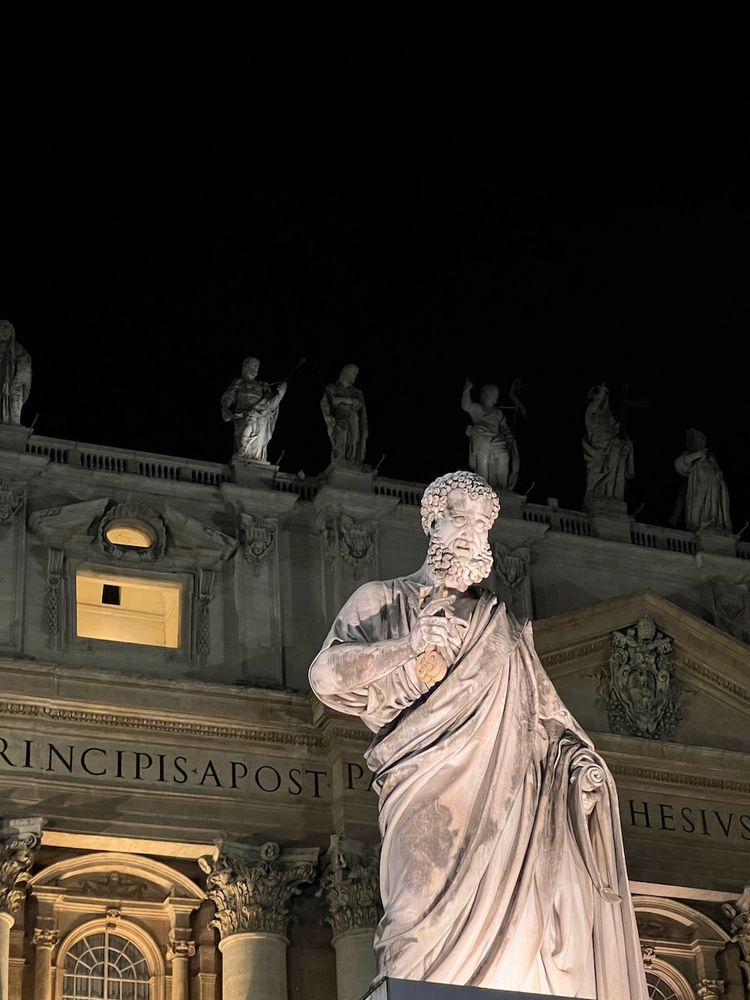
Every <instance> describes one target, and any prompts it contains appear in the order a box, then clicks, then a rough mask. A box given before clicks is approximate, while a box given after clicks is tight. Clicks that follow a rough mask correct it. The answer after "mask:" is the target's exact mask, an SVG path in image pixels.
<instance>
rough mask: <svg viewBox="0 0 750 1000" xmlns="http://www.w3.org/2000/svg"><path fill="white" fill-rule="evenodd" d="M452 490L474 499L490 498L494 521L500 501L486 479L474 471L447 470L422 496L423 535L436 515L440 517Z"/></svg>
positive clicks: (428, 529) (426, 533)
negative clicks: (459, 491) (460, 491)
mask: <svg viewBox="0 0 750 1000" xmlns="http://www.w3.org/2000/svg"><path fill="white" fill-rule="evenodd" d="M452 490H463V491H464V492H465V493H468V494H469V496H470V497H472V498H475V499H484V498H485V497H486V498H487V499H490V500H492V520H493V521H494V520H495V518H496V517H497V515H498V514H499V513H500V501H499V500H498V498H497V493H495V491H494V490H493V489H492V487H491V486H490V484H489V483H488V482H487V480H486V479H483V478H482V477H481V476H478V475H477V474H476V472H449V473H448V474H447V475H445V476H440V477H439V478H438V479H435V480H434V481H433V482H431V483H430V485H429V486H428V487H427V489H426V490H425V491H424V494H423V496H422V506H421V511H420V512H421V514H422V530H423V531H424V533H425V535H429V533H430V525H431V524H432V522H433V521H434V520H435V518H436V517H440V515H441V514H442V513H444V511H445V509H446V507H447V506H448V494H449V493H450V492H452Z"/></svg>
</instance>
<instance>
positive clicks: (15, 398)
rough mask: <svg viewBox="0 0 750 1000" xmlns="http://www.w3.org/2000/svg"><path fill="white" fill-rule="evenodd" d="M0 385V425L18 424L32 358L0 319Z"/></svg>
mask: <svg viewBox="0 0 750 1000" xmlns="http://www.w3.org/2000/svg"><path fill="white" fill-rule="evenodd" d="M0 386H1V390H2V398H1V399H0V423H2V424H20V423H21V409H22V408H23V404H24V403H25V402H26V400H27V399H28V398H29V390H30V389H31V357H30V356H29V352H28V351H27V350H26V348H25V347H22V346H21V345H20V344H19V343H18V341H17V340H16V331H15V330H14V328H13V325H12V324H11V323H9V322H8V321H7V320H5V319H4V320H0Z"/></svg>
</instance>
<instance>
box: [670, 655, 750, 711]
mask: <svg viewBox="0 0 750 1000" xmlns="http://www.w3.org/2000/svg"><path fill="white" fill-rule="evenodd" d="M674 662H675V663H676V664H677V666H680V667H683V668H684V669H686V670H691V671H692V672H693V673H694V674H697V675H698V676H699V677H702V678H703V679H704V680H707V681H709V682H710V683H711V684H714V685H715V686H716V687H718V688H721V689H722V691H726V692H727V694H731V695H732V696H733V697H735V698H738V699H739V700H740V701H744V702H746V703H747V704H748V705H750V689H748V688H744V687H740V685H739V684H735V683H734V681H730V680H728V679H727V678H726V677H722V676H721V675H720V674H717V673H716V672H715V671H714V670H709V668H708V667H704V666H703V664H702V663H698V661H697V660H694V659H693V658H692V657H690V656H685V655H684V654H683V655H681V656H677V657H675V660H674Z"/></svg>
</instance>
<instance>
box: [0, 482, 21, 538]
mask: <svg viewBox="0 0 750 1000" xmlns="http://www.w3.org/2000/svg"><path fill="white" fill-rule="evenodd" d="M19 487H21V488H19ZM25 502H26V493H25V491H24V489H23V488H22V484H21V483H16V482H14V481H13V480H11V479H0V538H2V537H3V535H5V534H6V533H7V532H8V531H9V530H10V529H11V527H12V526H13V522H14V521H15V519H16V517H17V516H18V514H19V513H20V511H22V510H23V507H24V504H25Z"/></svg>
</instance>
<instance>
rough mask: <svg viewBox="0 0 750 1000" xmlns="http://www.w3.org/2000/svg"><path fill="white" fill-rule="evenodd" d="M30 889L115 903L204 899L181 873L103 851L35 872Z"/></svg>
mask: <svg viewBox="0 0 750 1000" xmlns="http://www.w3.org/2000/svg"><path fill="white" fill-rule="evenodd" d="M29 886H30V887H31V888H32V889H33V890H34V891H36V892H37V893H38V892H41V891H43V890H45V889H46V890H49V891H50V892H52V893H53V894H54V895H76V896H79V895H80V896H90V897H94V898H100V899H106V900H108V901H110V902H112V901H115V900H122V901H125V900H146V899H159V900H164V899H165V898H167V897H181V898H187V899H195V900H202V899H205V898H206V896H205V893H204V892H203V890H202V889H201V888H200V887H199V886H198V885H196V884H195V882H193V881H192V880H191V879H189V878H188V877H187V876H186V875H183V874H182V872H178V871H176V870H175V869H174V868H170V867H169V866H168V865H165V864H162V863H161V862H159V861H155V860H154V859H153V858H147V857H143V856H141V855H138V854H122V853H119V852H115V851H113V852H106V853H96V854H84V855H80V856H76V857H73V858H66V859H65V860H64V861H58V862H56V863H55V864H53V865H50V866H49V867H48V868H43V869H42V870H41V871H39V872H37V873H36V874H35V875H34V876H33V878H31V879H30V881H29Z"/></svg>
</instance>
